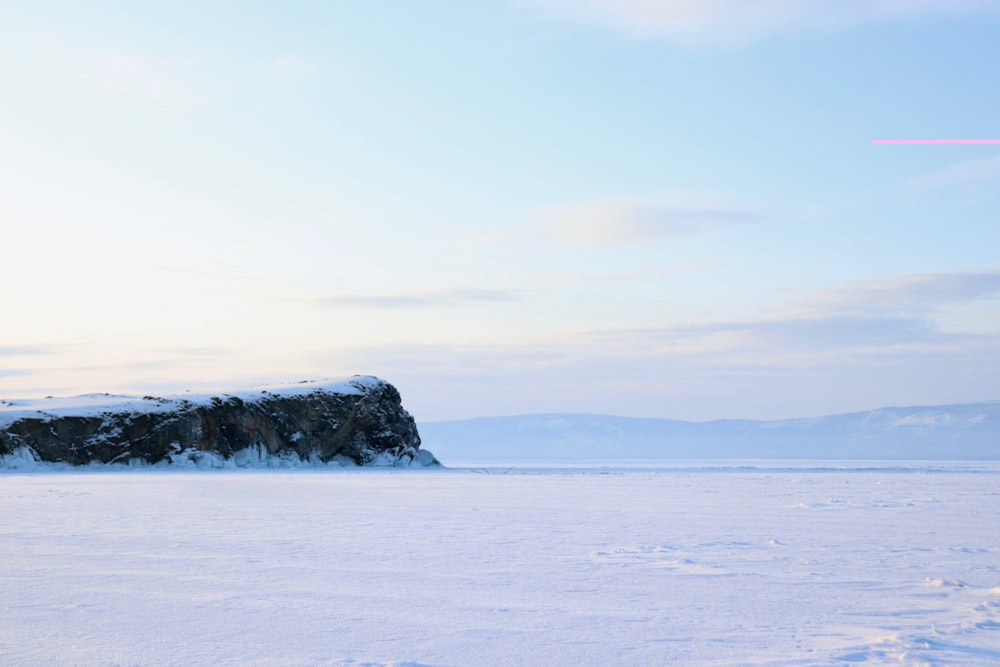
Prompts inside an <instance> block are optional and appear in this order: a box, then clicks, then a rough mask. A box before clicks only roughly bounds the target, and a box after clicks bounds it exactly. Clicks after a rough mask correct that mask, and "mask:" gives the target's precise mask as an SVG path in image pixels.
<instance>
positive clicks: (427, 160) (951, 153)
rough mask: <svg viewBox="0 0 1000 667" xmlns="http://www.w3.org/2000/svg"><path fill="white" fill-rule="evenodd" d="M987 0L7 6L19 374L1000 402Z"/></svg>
mask: <svg viewBox="0 0 1000 667" xmlns="http://www.w3.org/2000/svg"><path fill="white" fill-rule="evenodd" d="M998 34H1000V3H997V2H977V1H975V0H968V1H961V0H912V1H903V0H836V1H834V0H830V1H825V0H769V1H768V0H739V1H737V0H698V1H695V0H575V1H573V0H479V1H477V2H441V1H437V0H426V1H423V2H419V3H417V2H410V1H406V0H385V1H383V2H378V3H362V2H348V1H346V0H345V1H329V0H299V1H295V0H290V1H289V2H282V3H273V2H259V1H255V0H240V1H239V2H236V1H231V2H230V1H226V0H212V1H208V2H206V1H204V0H199V1H198V2H192V1H189V0H175V1H172V2H170V3H161V2H155V3H154V2H142V1H135V0H128V1H125V0H121V1H116V0H107V1H96V2H90V3H78V2H69V1H68V0H67V1H60V0H38V1H32V2H27V1H18V0H13V1H11V0H8V1H7V2H4V3H0V102H2V103H0V232H2V233H0V239H2V244H3V245H2V248H3V255H2V261H0V281H2V283H3V287H2V292H0V294H2V297H0V299H2V300H0V313H2V315H0V397H4V398H14V397H35V396H44V395H73V394H80V393H90V392H176V391H183V390H184V389H205V388H226V387H237V386H248V385H253V384H258V383H275V382H286V381H298V380H304V379H320V378H328V377H341V376H345V375H352V374H355V373H357V374H372V375H377V376H379V377H382V378H384V379H386V380H388V381H390V382H392V383H393V384H394V385H396V386H397V387H398V388H399V390H400V391H401V393H402V395H403V401H404V405H405V406H406V407H407V408H408V409H409V410H410V411H411V412H412V413H413V414H414V416H415V417H416V418H417V420H418V421H421V420H425V421H426V420H440V419H458V418H466V417H475V416H487V415H506V414H523V413H536V412H590V413H604V414H617V415H624V416H637V417H669V418H676V419H696V420H705V419H717V418H757V419H774V418H785V417H799V416H811V415H821V414H830V413H835V412H846V411H853V410H865V409H871V408H876V407H881V406H890V405H921V404H942V403H960V402H971V401H980V400H994V399H1000V224H998V220H997V211H998V210H1000V146H998V145H876V144H873V143H872V141H873V140H876V139H1000V121H998V119H1000V69H998V68H997V67H996V64H997V63H998V62H1000V39H998V38H997V36H998Z"/></svg>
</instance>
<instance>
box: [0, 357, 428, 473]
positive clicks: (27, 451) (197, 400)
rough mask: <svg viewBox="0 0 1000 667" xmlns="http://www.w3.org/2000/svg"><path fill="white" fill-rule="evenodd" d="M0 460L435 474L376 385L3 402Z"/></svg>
mask: <svg viewBox="0 0 1000 667" xmlns="http://www.w3.org/2000/svg"><path fill="white" fill-rule="evenodd" d="M0 460H4V461H6V462H7V463H8V464H9V463H11V462H12V461H15V460H19V461H23V462H30V461H43V462H51V463H68V464H72V465H84V464H90V463H121V464H163V465H181V466H187V465H196V466H199V467H206V466H208V467H229V466H238V467H242V466H252V465H263V466H268V465H295V464H300V463H306V464H321V463H333V462H336V463H341V464H343V465H351V464H356V465H391V466H398V465H437V460H436V459H435V458H434V456H433V455H432V454H431V453H430V452H427V451H424V450H421V449H420V435H419V434H418V433H417V425H416V423H415V422H414V420H413V417H411V416H410V414H409V413H408V412H407V411H406V410H405V409H403V406H402V403H401V401H400V397H399V392H398V391H397V390H396V388H395V387H393V386H392V385H391V384H389V383H388V382H385V381H384V380H380V379H378V378H375V377H369V376H354V377H352V378H349V379H347V380H342V381H337V382H332V381H323V382H302V383H299V384H294V385H285V386H280V387H265V388H256V389H252V390H251V389H248V390H242V391H238V392H232V393H220V394H204V395H195V394H181V395H177V396H167V397H156V396H143V397H137V396H119V395H112V394H89V395H86V396H78V397H75V398H51V397H50V398H47V399H39V400H23V401H14V400H0ZM8 467H9V466H8Z"/></svg>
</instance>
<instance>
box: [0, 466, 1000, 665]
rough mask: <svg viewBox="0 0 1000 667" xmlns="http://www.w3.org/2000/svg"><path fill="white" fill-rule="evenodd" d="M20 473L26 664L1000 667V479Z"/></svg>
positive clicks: (605, 472)
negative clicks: (842, 665)
mask: <svg viewBox="0 0 1000 667" xmlns="http://www.w3.org/2000/svg"><path fill="white" fill-rule="evenodd" d="M864 466H865V469H864V470H858V469H852V468H850V467H849V466H843V465H842V467H841V468H839V469H833V468H803V469H795V468H789V467H782V468H780V469H768V468H753V467H748V466H746V465H742V464H741V465H732V466H716V467H693V468H687V469H686V468H684V467H673V468H670V469H666V470H655V469H649V468H643V469H616V468H613V467H608V468H603V469H590V470H587V469H580V470H571V471H566V470H543V469H534V470H522V469H517V468H515V469H511V470H510V471H509V472H507V473H506V474H504V470H505V469H503V470H500V469H497V470H489V471H486V470H479V471H474V470H444V471H438V472H426V471H392V470H389V471H367V470H359V471H350V470H345V471H340V472H314V471H294V472H273V471H272V472H267V471H261V472H245V471H244V472H196V473H162V472H156V471H154V470H145V471H140V472H135V471H127V470H123V471H120V472H93V471H86V472H73V473H60V474H53V473H31V474H24V473H22V474H4V475H0V507H2V508H3V511H2V512H0V563H2V569H0V664H4V665H39V664H47V665H248V664H260V665H264V664H267V665H360V664H375V665H385V664H395V665H482V664H489V665H504V664H509V665H579V664H594V665H597V664H600V665H612V664H614V665H654V664H673V665H678V664H680V665H695V664H697V665H713V664H724V665H732V664H740V665H743V664H770V665H825V664H831V663H837V662H847V663H854V662H865V661H868V662H870V663H875V664H879V663H894V664H899V663H900V662H901V663H902V664H931V665H949V664H950V665H993V664H997V663H998V661H1000V531H998V530H997V528H996V527H997V525H1000V473H998V470H997V469H996V468H991V467H990V466H971V467H962V466H958V467H956V468H953V469H952V468H949V467H947V466H938V465H935V466H933V467H925V466H923V464H912V465H908V466H897V467H896V468H890V469H880V468H878V467H872V466H870V464H869V462H866V463H865V464H864Z"/></svg>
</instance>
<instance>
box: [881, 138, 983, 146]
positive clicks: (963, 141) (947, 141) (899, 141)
mask: <svg viewBox="0 0 1000 667" xmlns="http://www.w3.org/2000/svg"><path fill="white" fill-rule="evenodd" d="M872 143H873V144H973V145H976V144H978V145H991V144H1000V139H872Z"/></svg>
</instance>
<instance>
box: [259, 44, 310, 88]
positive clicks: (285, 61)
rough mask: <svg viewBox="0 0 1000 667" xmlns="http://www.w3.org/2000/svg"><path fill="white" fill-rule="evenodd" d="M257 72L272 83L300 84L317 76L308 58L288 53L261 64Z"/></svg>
mask: <svg viewBox="0 0 1000 667" xmlns="http://www.w3.org/2000/svg"><path fill="white" fill-rule="evenodd" d="M257 72H258V74H260V75H261V77H263V78H264V79H265V80H267V81H269V82H271V83H277V84H289V83H300V82H303V81H308V80H309V79H312V78H313V77H314V76H315V75H316V66H315V65H314V64H313V62H312V61H311V60H309V59H308V58H306V57H304V56H302V55H300V54H298V53H292V52H288V53H282V54H281V55H278V56H276V57H274V58H272V59H270V60H268V61H266V62H263V63H261V64H260V65H258V66H257Z"/></svg>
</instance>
